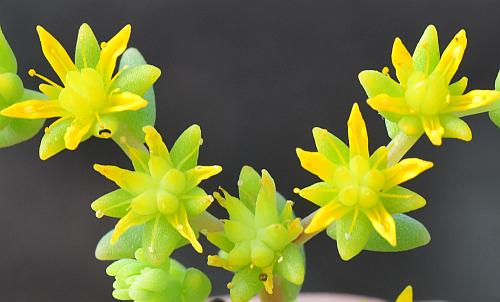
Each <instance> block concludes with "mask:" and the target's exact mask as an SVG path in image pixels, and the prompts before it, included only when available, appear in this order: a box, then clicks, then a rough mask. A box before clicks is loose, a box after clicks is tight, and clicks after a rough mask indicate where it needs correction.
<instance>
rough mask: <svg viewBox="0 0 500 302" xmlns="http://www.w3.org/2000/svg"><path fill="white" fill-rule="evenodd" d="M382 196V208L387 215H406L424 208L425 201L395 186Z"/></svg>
mask: <svg viewBox="0 0 500 302" xmlns="http://www.w3.org/2000/svg"><path fill="white" fill-rule="evenodd" d="M383 194H384V195H383V196H382V203H383V204H384V208H385V209H386V210H387V212H389V213H406V212H410V211H414V210H416V209H419V208H421V207H423V206H425V199H424V198H423V197H422V196H420V195H418V194H417V193H415V192H413V191H411V190H408V189H406V188H403V187H400V186H395V187H392V188H391V189H389V190H387V191H385V192H384V193H383Z"/></svg>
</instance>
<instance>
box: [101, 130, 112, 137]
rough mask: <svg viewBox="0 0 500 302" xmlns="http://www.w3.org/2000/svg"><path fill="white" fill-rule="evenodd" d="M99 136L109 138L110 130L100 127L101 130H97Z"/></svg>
mask: <svg viewBox="0 0 500 302" xmlns="http://www.w3.org/2000/svg"><path fill="white" fill-rule="evenodd" d="M99 136H100V137H102V138H110V137H111V130H109V129H101V130H99Z"/></svg>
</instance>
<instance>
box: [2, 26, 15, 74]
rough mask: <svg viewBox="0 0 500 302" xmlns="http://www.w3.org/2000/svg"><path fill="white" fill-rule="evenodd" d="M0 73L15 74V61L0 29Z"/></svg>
mask: <svg viewBox="0 0 500 302" xmlns="http://www.w3.org/2000/svg"><path fill="white" fill-rule="evenodd" d="M0 72H12V73H17V60H16V56H15V55H14V52H13V51H12V48H10V45H9V42H7V39H5V36H4V34H3V31H2V28H1V27H0Z"/></svg>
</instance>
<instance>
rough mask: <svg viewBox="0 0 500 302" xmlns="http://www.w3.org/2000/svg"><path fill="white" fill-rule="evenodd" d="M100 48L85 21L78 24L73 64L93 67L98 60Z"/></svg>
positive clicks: (80, 66) (81, 66)
mask: <svg viewBox="0 0 500 302" xmlns="http://www.w3.org/2000/svg"><path fill="white" fill-rule="evenodd" d="M100 54H101V48H100V47H99V42H97V39H96V37H95V35H94V32H93V31H92V28H90V26H89V25H88V24H86V23H83V24H82V26H80V30H79V31H78V38H77V40H76V48H75V64H76V67H78V68H80V69H82V68H86V67H89V68H95V66H96V65H97V62H98V61H99V56H100Z"/></svg>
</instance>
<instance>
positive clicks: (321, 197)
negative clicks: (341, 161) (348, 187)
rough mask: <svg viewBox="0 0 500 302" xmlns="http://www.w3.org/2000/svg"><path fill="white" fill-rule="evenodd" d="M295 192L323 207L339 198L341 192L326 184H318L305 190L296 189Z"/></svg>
mask: <svg viewBox="0 0 500 302" xmlns="http://www.w3.org/2000/svg"><path fill="white" fill-rule="evenodd" d="M293 192H294V193H297V194H299V195H300V197H302V198H305V199H307V200H309V201H311V202H313V203H315V204H316V205H318V206H320V207H322V206H324V205H326V204H327V203H328V202H330V201H332V200H333V199H334V198H335V197H337V195H338V193H339V190H338V189H337V188H334V187H333V186H332V185H330V184H328V183H326V182H318V183H315V184H313V185H311V186H309V187H306V188H303V189H298V188H295V189H294V190H293Z"/></svg>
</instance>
